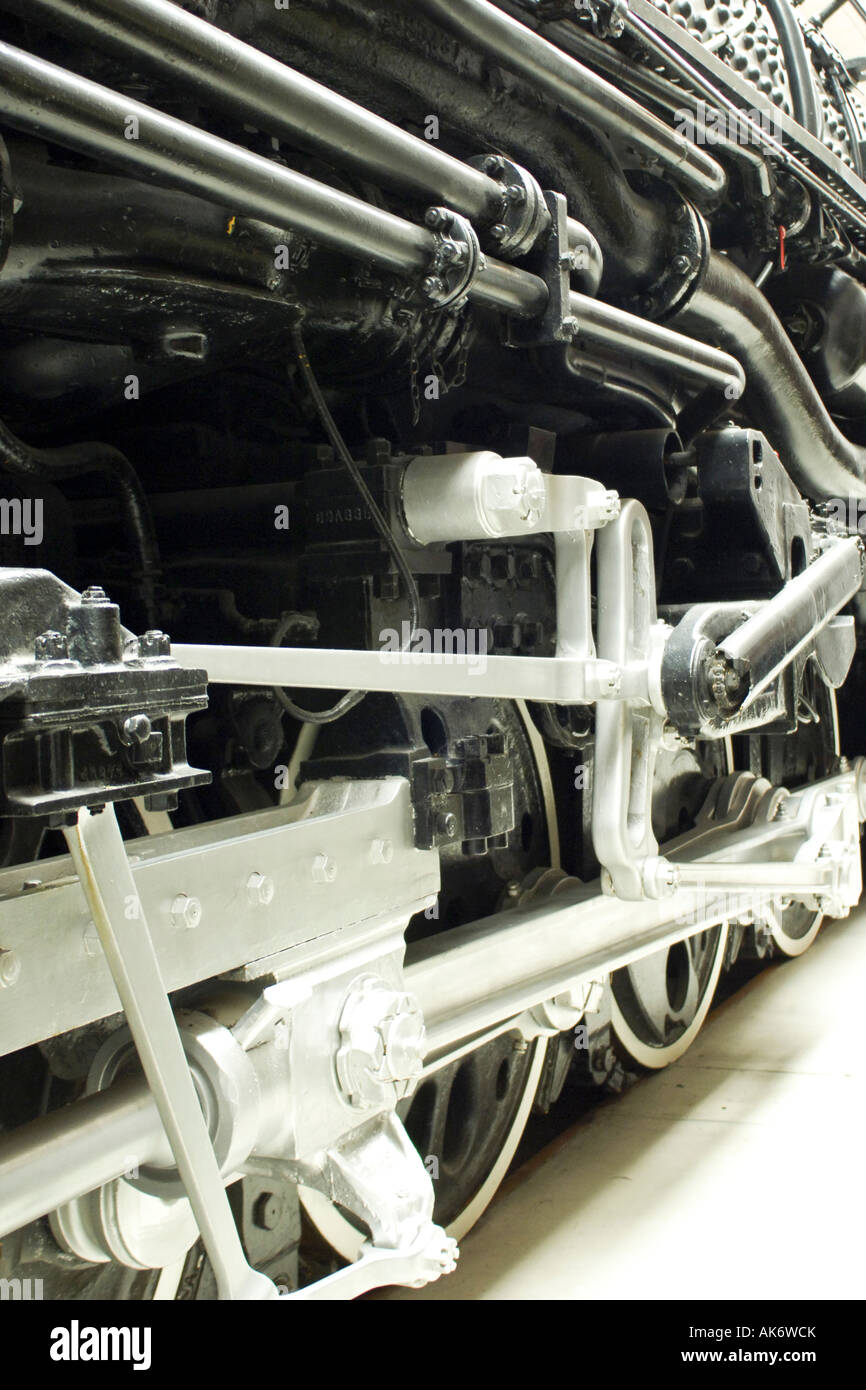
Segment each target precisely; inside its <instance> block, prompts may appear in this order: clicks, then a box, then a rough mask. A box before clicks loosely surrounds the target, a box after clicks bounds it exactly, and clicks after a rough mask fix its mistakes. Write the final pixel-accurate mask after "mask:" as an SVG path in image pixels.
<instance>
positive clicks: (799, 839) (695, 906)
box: [0, 759, 866, 1237]
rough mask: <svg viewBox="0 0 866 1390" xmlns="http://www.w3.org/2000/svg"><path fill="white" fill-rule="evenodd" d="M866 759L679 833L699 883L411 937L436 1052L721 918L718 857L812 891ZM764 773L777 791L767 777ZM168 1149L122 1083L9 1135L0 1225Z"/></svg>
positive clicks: (569, 891) (858, 807) (589, 892)
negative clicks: (688, 833) (737, 819)
mask: <svg viewBox="0 0 866 1390" xmlns="http://www.w3.org/2000/svg"><path fill="white" fill-rule="evenodd" d="M864 769H866V764H864V760H863V759H860V760H859V761H858V763H857V764H855V766H854V768H853V769H852V770H851V771H848V772H845V773H840V774H838V775H836V776H834V777H828V778H825V779H824V780H823V781H820V782H817V783H814V784H812V785H810V786H809V787H806V788H804V789H803V790H802V791H799V792H797V793H794V794H793V796H791V797H790V798H789V801H790V804H791V808H792V814H790V815H787V816H785V817H784V818H774V819H763V820H757V821H755V822H754V823H746V824H744V825H742V826H741V827H740V828H737V829H731V828H725V827H724V826H723V825H720V826H719V827H718V829H716V828H713V829H711V830H710V831H709V832H708V831H706V830H704V831H703V832H702V833H700V834H699V835H696V836H695V844H694V846H693V848H692V850H691V851H689V850H688V847H687V839H686V837H682V840H681V841H677V842H676V843H677V845H679V846H680V849H679V850H677V849H676V848H675V846H671V847H670V849H669V852H670V853H671V855H672V857H674V856H676V858H678V859H681V860H682V861H684V868H685V866H686V865H687V869H686V876H687V877H688V878H689V880H690V882H691V883H692V884H693V885H694V886H690V887H688V888H681V889H680V890H679V891H678V892H676V893H674V894H673V895H672V896H670V897H668V898H663V899H656V900H652V901H643V902H624V901H621V900H619V899H617V898H615V897H612V896H608V895H605V894H602V893H600V892H599V885H598V883H594V884H578V883H577V882H575V883H574V885H570V884H566V885H564V891H562V892H561V893H556V894H555V895H554V896H552V897H551V898H550V900H549V901H548V902H546V903H540V904H537V905H535V906H533V907H532V908H530V909H528V910H526V911H521V910H516V911H514V910H512V911H506V912H500V913H497V914H495V915H493V916H491V917H487V918H484V919H482V920H480V921H477V922H470V923H468V924H467V925H465V926H462V927H457V928H454V929H453V930H451V931H448V932H443V933H441V934H439V935H438V936H436V937H434V938H431V939H430V940H429V941H423V942H419V943H417V944H415V945H414V946H412V947H411V951H410V958H409V962H408V964H407V967H406V970H405V984H406V988H407V989H409V990H411V991H412V993H413V994H414V995H415V996H416V998H417V999H418V1001H419V1004H420V1006H421V1008H422V1011H423V1013H424V1017H425V1021H426V1027H427V1040H426V1054H427V1057H428V1058H430V1059H432V1058H435V1057H437V1056H441V1054H442V1053H443V1052H445V1051H446V1050H448V1049H449V1048H451V1047H455V1046H459V1045H460V1043H461V1042H464V1041H465V1040H466V1039H467V1038H471V1037H472V1036H473V1035H475V1034H477V1033H480V1032H482V1031H483V1030H484V1029H486V1028H490V1027H493V1026H495V1025H497V1024H499V1023H501V1022H503V1021H504V1020H507V1019H510V1018H514V1017H516V1016H517V1015H519V1014H520V1013H521V1012H523V1011H524V1010H526V1009H528V1008H531V1007H532V1006H533V1005H535V1004H538V1003H541V1002H542V1001H544V1000H545V999H549V998H552V997H554V996H555V995H556V994H557V993H560V992H561V991H562V990H564V989H566V988H568V987H570V986H571V985H574V984H576V983H577V982H579V981H585V980H590V979H597V978H598V977H599V975H604V974H607V973H608V972H610V971H611V970H614V969H618V968H619V967H620V966H623V965H627V964H630V963H631V962H633V961H635V960H639V959H641V958H642V957H643V956H645V955H648V954H650V953H651V952H653V951H658V950H660V949H662V948H663V947H664V946H666V945H667V946H669V945H673V944H675V943H676V942H677V941H682V940H685V939H687V938H688V937H690V936H692V935H694V934H695V933H696V932H698V931H701V930H704V929H706V928H707V927H710V926H712V925H714V924H716V923H718V922H721V921H723V920H725V918H726V915H728V914H730V911H731V905H730V894H729V893H725V892H720V891H719V890H718V887H714V888H713V889H712V891H711V892H709V893H708V892H707V891H706V889H705V888H703V887H702V886H701V885H702V883H703V882H704V881H706V883H707V884H712V882H713V875H714V873H715V872H718V870H717V869H714V866H719V865H721V866H722V868H721V871H720V872H719V878H722V879H729V878H731V877H737V876H736V875H734V873H733V870H732V867H731V866H737V867H738V868H739V869H741V870H743V871H744V872H743V874H742V879H741V880H740V878H739V877H737V882H738V883H739V882H740V881H742V882H744V883H745V882H748V884H749V885H750V902H751V904H752V906H754V907H758V906H760V905H762V904H763V903H765V902H767V901H769V900H771V899H772V898H773V897H778V896H779V895H780V893H785V892H786V890H787V895H788V896H790V895H791V891H790V890H791V888H792V887H794V888H795V890H796V892H798V893H806V892H808V891H809V873H808V866H809V862H811V867H812V871H813V875H814V876H813V879H812V880H811V886H812V887H813V889H814V890H815V891H818V892H820V891H821V888H822V885H826V884H827V883H828V882H829V879H828V875H829V876H832V874H833V872H834V869H833V862H832V859H827V860H823V859H819V860H817V861H814V862H812V861H808V862H807V861H803V860H801V861H798V862H797V865H796V872H795V875H794V874H792V875H791V878H792V879H793V878H794V877H795V876H796V884H793V883H791V884H789V883H788V882H787V879H786V869H787V866H788V865H792V864H793V862H794V861H795V859H796V857H797V854H798V852H799V851H800V850H801V849H802V848H803V846H804V844H805V843H806V842H807V840H809V837H810V834H811V833H812V822H813V815H814V811H815V808H816V807H817V808H819V810H820V813H821V814H822V815H823V814H824V808H826V807H827V806H829V805H832V804H833V803H834V801H835V803H836V804H837V806H838V807H839V815H840V816H843V815H844V814H847V812H846V811H845V809H844V808H845V806H846V805H847V806H848V807H849V808H850V807H851V806H852V805H853V811H852V812H851V814H852V815H853V816H854V817H856V819H857V820H863V819H864V818H866V778H864ZM765 787H766V791H767V793H770V792H771V790H772V789H771V788H770V787H769V784H765ZM757 804H758V803H757V802H756V805H757ZM825 825H826V822H825ZM697 849H700V850H702V851H704V852H703V853H700V854H697V853H695V851H696V850H697ZM853 852H854V854H855V855H856V856H857V865H856V869H857V874H858V878H857V882H856V883H855V882H854V881H853V879H852V880H851V882H850V883H849V884H848V886H847V890H846V891H847V895H848V898H849V899H850V898H851V897H856V896H857V893H859V852H858V849H857V846H856V844H855V845H854V846H853ZM704 874H705V880H704ZM165 1150H166V1141H165V1136H164V1134H163V1133H162V1130H161V1125H160V1119H159V1114H158V1112H157V1109H156V1105H155V1103H154V1102H153V1101H152V1100H151V1099H150V1097H149V1093H148V1091H147V1086H146V1082H145V1081H144V1080H143V1078H142V1079H140V1080H139V1081H134V1080H129V1081H126V1082H124V1083H123V1084H120V1083H118V1084H115V1085H114V1086H113V1087H112V1088H111V1089H110V1090H108V1091H106V1092H103V1093H101V1094H100V1095H98V1096H95V1097H92V1098H89V1099H87V1100H84V1101H77V1102H75V1104H73V1105H69V1106H66V1107H65V1108H64V1109H63V1110H60V1111H57V1112H56V1113H53V1114H50V1115H46V1116H43V1117H41V1118H40V1119H38V1120H34V1121H32V1122H31V1123H30V1124H28V1125H26V1126H25V1127H23V1128H22V1129H20V1130H17V1131H15V1132H13V1133H12V1134H9V1135H5V1136H3V1137H2V1138H0V1237H2V1236H3V1235H5V1234H8V1233H9V1232H10V1231H13V1230H17V1229H19V1228H20V1227H21V1226H22V1225H25V1224H26V1223H27V1222H28V1221H33V1220H36V1219H37V1218H38V1217H39V1216H41V1215H43V1214H44V1213H45V1212H47V1211H51V1210H53V1209H54V1208H55V1207H57V1206H60V1205H62V1204H63V1203H64V1202H67V1201H71V1200H72V1199H73V1198H74V1197H77V1196H81V1195H83V1194H84V1193H85V1192H88V1191H91V1190H93V1188H95V1187H97V1186H99V1185H100V1184H102V1183H104V1182H107V1181H110V1180H111V1179H112V1178H116V1177H119V1176H121V1175H122V1173H123V1172H124V1171H125V1169H126V1168H127V1166H128V1162H129V1158H128V1155H129V1153H130V1152H133V1153H135V1154H136V1156H137V1158H138V1161H139V1162H140V1163H142V1164H145V1163H149V1162H151V1161H152V1162H155V1163H157V1164H160V1165H163V1164H165V1163H166V1152H165ZM266 1156H267V1155H266Z"/></svg>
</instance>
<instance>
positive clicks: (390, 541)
mask: <svg viewBox="0 0 866 1390" xmlns="http://www.w3.org/2000/svg"><path fill="white" fill-rule="evenodd" d="M292 342H293V344H294V348H295V356H296V358H297V361H298V364H299V366H300V368H301V375H302V376H303V379H304V384H305V386H306V388H307V390H308V392H309V394H310V399H311V400H312V402H313V404H314V405H315V407H316V410H317V412H318V415H319V419H320V420H321V422H322V426H323V428H324V431H325V433H326V434H327V436H328V439H329V440H330V442H331V445H332V447H333V449H334V452H335V454H336V455H337V458H338V459H339V460H340V462H341V463H342V464H343V466H344V467H345V469H346V471H347V473H348V474H349V477H350V478H351V479H352V482H353V483H354V485H355V487H356V489H357V491H358V494H359V496H360V497H361V500H362V501H363V503H364V505H365V507H366V508H367V510H368V511H369V513H370V517H371V519H372V522H373V525H374V526H375V528H376V530H377V531H378V533H379V535H380V537H381V538H382V540H383V541H384V543H385V545H386V547H387V549H388V552H389V554H390V556H391V558H392V560H393V561H394V564H395V566H396V568H397V572H398V574H399V575H400V578H401V579H402V581H403V584H404V586H405V589H406V593H407V595H408V598H409V605H410V610H411V620H410V625H409V637H408V640H407V642H406V643H404V646H403V648H401V650H406V647H408V646H409V645H410V644H411V641H412V638H413V636H414V634H415V630H416V628H417V627H418V624H419V621H420V614H421V601H420V597H419V594H418V586H417V584H416V583H415V579H414V576H413V574H412V571H411V570H410V569H409V566H408V565H407V563H406V560H405V558H404V555H403V552H402V550H401V549H400V547H399V545H398V544H397V542H396V540H395V539H394V536H393V533H392V531H391V527H390V526H389V525H388V522H387V521H386V519H385V517H384V516H383V515H382V512H381V510H380V508H379V506H378V504H377V502H376V500H375V498H374V497H373V495H372V493H371V492H370V489H369V488H368V487H367V484H366V482H365V481H364V477H363V475H362V473H361V469H360V468H359V467H358V464H357V463H356V462H355V460H354V459H353V458H352V455H351V453H350V452H349V449H348V446H347V444H346V441H345V440H344V439H343V436H342V435H341V433H340V431H339V429H338V427H337V423H336V421H335V419H334V417H333V415H332V414H331V411H330V409H329V408H328V403H327V401H326V400H325V397H324V395H323V394H322V390H321V387H320V386H319V383H318V381H317V380H316V374H315V372H314V371H313V368H312V366H311V365H310V360H309V358H308V357H307V350H306V346H305V344H304V336H303V333H302V331H301V327H300V325H299V324H296V325H295V327H294V328H293V330H292ZM295 619H296V615H295V614H287V615H286V617H285V618H284V619H283V620H282V621H281V622H280V624H279V626H278V627H277V629H276V631H275V632H274V635H273V637H272V638H271V646H274V647H279V646H280V645H281V644H282V641H283V638H284V637H285V635H286V632H287V631H288V630H289V627H290V626H292V625H293V623H294V622H295ZM274 694H275V695H276V697H277V699H278V700H279V702H280V704H281V705H282V706H283V709H285V710H287V711H288V713H289V714H291V715H292V716H293V718H295V719H300V720H302V721H303V722H304V723H307V724H332V723H333V722H334V721H335V720H336V719H341V718H342V717H343V715H344V714H348V712H349V710H351V709H354V708H355V706H356V705H359V704H360V703H361V701H362V700H363V699H364V697H365V695H366V694H367V692H366V690H350V691H349V692H348V693H347V694H346V695H344V696H343V697H342V699H340V700H338V701H337V703H336V704H335V705H333V706H332V707H331V708H330V709H326V710H305V709H302V708H301V706H300V705H297V704H296V703H295V701H294V700H292V699H291V698H290V697H289V696H288V695H287V694H286V692H285V691H284V690H283V689H282V688H281V687H280V686H274Z"/></svg>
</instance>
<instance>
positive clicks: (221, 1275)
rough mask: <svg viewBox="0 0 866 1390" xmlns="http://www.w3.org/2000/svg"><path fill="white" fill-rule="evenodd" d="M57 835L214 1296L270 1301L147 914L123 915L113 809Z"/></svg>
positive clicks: (127, 877)
mask: <svg viewBox="0 0 866 1390" xmlns="http://www.w3.org/2000/svg"><path fill="white" fill-rule="evenodd" d="M65 833H66V839H67V843H68V845H69V849H70V852H71V854H72V858H73V860H74V862H75V866H76V868H77V870H78V875H79V879H80V881H81V886H82V888H83V890H84V894H85V897H86V898H87V901H88V906H89V907H90V911H91V913H92V914H93V920H94V922H95V924H96V930H97V931H98V932H99V937H100V940H101V942H102V947H103V950H104V951H105V955H106V958H107V960H108V964H109V968H110V969H111V973H112V977H113V979H114V983H115V985H116V987H117V992H118V995H119V996H120V1000H121V1003H122V1004H123V1010H124V1013H125V1014H126V1018H127V1022H128V1023H129V1027H130V1030H131V1032H132V1036H133V1038H134V1039H135V1046H136V1050H137V1052H138V1055H139V1058H140V1060H141V1065H142V1069H143V1071H144V1074H145V1076H146V1077H147V1081H148V1084H149V1086H150V1090H151V1092H152V1094H153V1097H154V1100H155V1102H156V1108H157V1110H158V1111H159V1116H160V1120H161V1121H162V1125H163V1128H164V1129H165V1132H166V1135H167V1136H168V1140H169V1143H170V1145H171V1149H172V1153H173V1155H174V1159H175V1162H176V1164H177V1168H178V1172H179V1173H180V1176H181V1179H182V1181H183V1185H184V1188H185V1190H186V1195H187V1197H188V1198H189V1202H190V1205H191V1206H192V1209H193V1212H194V1213H195V1219H196V1221H197V1223H198V1228H199V1231H200V1232H201V1236H202V1240H203V1241H204V1245H205V1248H206V1250H207V1252H208V1255H209V1256H210V1260H211V1264H212V1265H213V1268H214V1273H215V1275H216V1280H217V1287H218V1289H219V1295H220V1298H224V1299H260V1298H276V1297H277V1296H278V1295H277V1290H276V1288H275V1287H274V1285H273V1283H272V1282H271V1280H270V1279H267V1278H266V1277H265V1276H264V1275H263V1274H259V1273H258V1272H257V1271H256V1270H254V1269H251V1268H250V1266H249V1265H248V1264H247V1260H246V1256H245V1255H244V1252H243V1247H242V1246H241V1242H240V1236H239V1235H238V1230H237V1227H236V1225H235V1221H234V1217H233V1216H232V1211H231V1207H230V1206H229V1203H228V1199H227V1197H226V1194H225V1188H224V1187H223V1182H222V1178H221V1176H220V1171H219V1166H218V1164H217V1160H216V1155H215V1153H214V1151H213V1146H212V1144H211V1141H210V1136H209V1134H208V1131H207V1125H206V1124H205V1120H204V1116H203V1114H202V1111H201V1106H200V1104H199V1099H198V1096H197V1094H196V1090H195V1087H194V1085H193V1081H192V1077H191V1075H190V1071H189V1067H188V1065H187V1060H186V1055H185V1053H184V1050H183V1044H182V1043H181V1041H180V1038H179V1036H178V1032H177V1025H176V1023H175V1019H174V1014H173V1012H172V1008H171V1004H170V1003H169V999H168V995H167V993H166V989H165V985H164V983H163V980H162V977H161V975H160V971H159V961H158V959H157V955H156V952H155V950H154V947H153V942H152V941H151V939H150V934H149V932H148V929H147V919H146V917H145V916H144V913H143V912H139V913H138V914H136V916H135V917H132V916H130V915H129V911H128V909H129V905H130V903H132V902H135V900H136V891H135V881H134V879H133V877H132V873H131V870H130V867H129V861H128V860H127V857H126V850H125V849H124V845H123V840H122V839H121V835H120V828H119V826H118V824H117V818H116V816H115V814H114V807H113V806H109V807H105V808H104V809H103V810H102V812H101V813H100V814H98V815H93V814H92V813H91V812H90V811H89V810H87V809H86V808H85V809H83V810H81V811H80V812H79V813H78V823H77V825H75V826H74V827H72V828H70V829H68V830H67V831H66V832H65Z"/></svg>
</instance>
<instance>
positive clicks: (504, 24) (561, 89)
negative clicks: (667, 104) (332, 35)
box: [419, 0, 725, 203]
mask: <svg viewBox="0 0 866 1390" xmlns="http://www.w3.org/2000/svg"><path fill="white" fill-rule="evenodd" d="M419 7H420V8H421V9H423V10H424V11H426V13H427V14H429V15H430V16H431V17H432V18H433V19H435V20H436V21H437V22H438V23H440V24H443V25H444V26H445V27H446V28H447V29H450V30H451V32H452V33H454V34H456V35H457V36H458V38H460V39H462V41H463V42H464V43H466V44H468V45H470V46H471V47H474V48H480V49H481V50H482V51H483V52H485V53H486V54H488V55H489V56H490V57H491V58H493V59H495V61H496V62H497V63H501V64H503V66H505V67H509V68H511V69H512V70H513V71H515V72H519V73H520V74H521V76H523V77H525V78H526V79H527V80H528V81H529V82H531V83H532V84H533V85H534V86H535V87H537V88H538V89H539V90H540V91H543V92H544V93H545V94H546V95H547V96H549V97H550V98H551V99H552V100H553V101H556V102H558V103H559V104H560V105H561V106H562V107H563V108H564V109H565V110H566V111H568V112H569V113H570V114H571V115H572V116H575V117H576V118H577V119H578V120H582V121H585V122H586V123H587V124H588V125H590V126H592V127H594V128H595V129H597V130H601V131H603V132H604V134H606V135H608V136H610V137H611V138H613V139H615V140H619V141H621V142H622V143H623V145H626V146H629V147H631V148H633V149H636V150H638V151H640V152H641V153H642V154H643V155H644V157H646V158H648V159H651V160H652V161H654V162H656V161H657V162H658V164H659V166H660V167H661V168H662V169H664V170H665V172H666V173H667V174H668V176H669V177H670V178H671V179H672V180H673V181H674V182H675V183H677V184H679V186H680V187H681V188H682V190H683V191H684V192H686V193H688V194H689V195H690V196H691V197H693V198H695V199H697V200H698V201H700V202H702V203H706V202H707V201H708V200H710V199H713V198H715V197H717V196H718V195H719V194H721V193H723V192H724V188H725V173H724V170H723V169H722V167H721V165H720V164H719V163H718V162H717V161H716V160H715V159H712V158H711V157H710V156H709V155H708V154H705V153H704V151H703V150H700V149H697V148H695V146H694V145H692V144H691V143H690V142H689V141H688V140H686V139H685V138H684V137H683V136H682V135H679V134H677V132H676V131H674V130H671V129H670V127H669V126H666V125H665V124H664V122H663V121H660V120H659V119H658V117H656V116H653V115H652V113H651V112H649V111H646V110H645V109H644V108H643V107H642V106H639V105H638V103H637V102H636V101H633V100H632V98H631V97H629V96H626V95H625V93H624V92H620V91H619V90H618V89H617V88H616V87H614V86H612V85H611V83H610V82H607V81H605V79H604V78H603V77H599V76H598V75H597V74H596V73H594V72H592V71H591V70H590V69H589V68H587V67H584V65H583V63H579V62H578V61H577V59H575V58H572V57H571V56H570V55H569V54H567V53H563V51H562V49H560V48H556V47H555V46H554V45H553V44H552V43H548V41H547V39H544V38H542V37H541V35H540V34H537V33H536V32H535V31H534V30H533V29H529V28H527V26H526V25H525V24H521V23H520V22H519V20H516V19H512V18H511V16H510V15H507V14H505V13H504V12H503V11H502V10H499V9H497V8H496V6H495V5H491V4H490V3H489V0H419Z"/></svg>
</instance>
